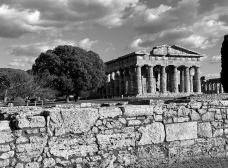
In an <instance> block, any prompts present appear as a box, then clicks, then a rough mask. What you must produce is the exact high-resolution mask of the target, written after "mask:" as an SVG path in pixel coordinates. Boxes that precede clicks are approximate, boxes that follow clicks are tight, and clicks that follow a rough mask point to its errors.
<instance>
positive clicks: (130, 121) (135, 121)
mask: <svg viewBox="0 0 228 168" xmlns="http://www.w3.org/2000/svg"><path fill="white" fill-rule="evenodd" d="M140 124H141V121H140V120H129V121H128V126H132V125H140Z"/></svg>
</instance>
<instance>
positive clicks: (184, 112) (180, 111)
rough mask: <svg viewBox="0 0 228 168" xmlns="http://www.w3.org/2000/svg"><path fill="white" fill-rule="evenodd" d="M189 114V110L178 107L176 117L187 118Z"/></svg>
mask: <svg viewBox="0 0 228 168" xmlns="http://www.w3.org/2000/svg"><path fill="white" fill-rule="evenodd" d="M190 112H191V110H190V109H189V108H186V107H184V106H180V107H179V108H178V111H177V114H178V116H187V115H188V114H189V113H190Z"/></svg>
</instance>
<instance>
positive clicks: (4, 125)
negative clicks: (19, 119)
mask: <svg viewBox="0 0 228 168" xmlns="http://www.w3.org/2000/svg"><path fill="white" fill-rule="evenodd" d="M9 124H10V122H9V121H0V131H4V130H8V131H9V130H10V126H9Z"/></svg>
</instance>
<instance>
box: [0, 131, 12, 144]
mask: <svg viewBox="0 0 228 168" xmlns="http://www.w3.org/2000/svg"><path fill="white" fill-rule="evenodd" d="M13 140H14V136H13V134H12V133H11V131H1V132H0V143H6V142H11V141H13Z"/></svg>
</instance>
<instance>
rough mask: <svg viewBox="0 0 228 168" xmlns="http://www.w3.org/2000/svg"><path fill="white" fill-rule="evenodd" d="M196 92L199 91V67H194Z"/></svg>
mask: <svg viewBox="0 0 228 168" xmlns="http://www.w3.org/2000/svg"><path fill="white" fill-rule="evenodd" d="M195 80H196V92H198V93H201V81H200V68H199V67H196V68H195Z"/></svg>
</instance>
